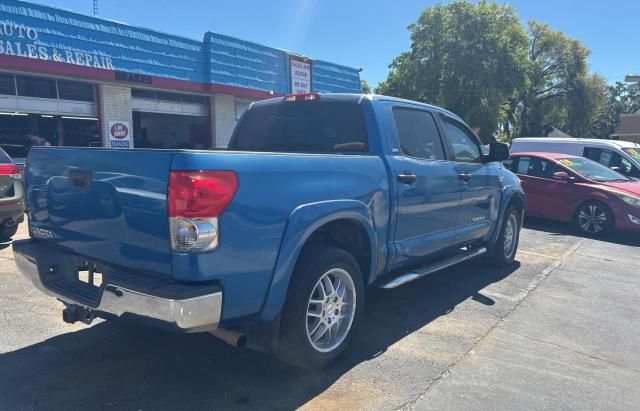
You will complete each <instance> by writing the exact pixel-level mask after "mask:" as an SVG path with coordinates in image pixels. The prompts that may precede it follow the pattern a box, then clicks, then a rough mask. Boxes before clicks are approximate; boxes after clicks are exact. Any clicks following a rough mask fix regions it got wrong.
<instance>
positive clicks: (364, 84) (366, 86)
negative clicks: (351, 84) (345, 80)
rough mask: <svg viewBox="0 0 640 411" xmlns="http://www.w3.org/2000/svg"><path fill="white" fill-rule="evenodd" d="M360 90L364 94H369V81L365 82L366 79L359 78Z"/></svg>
mask: <svg viewBox="0 0 640 411" xmlns="http://www.w3.org/2000/svg"><path fill="white" fill-rule="evenodd" d="M360 90H362V92H363V93H365V94H371V87H369V83H367V80H363V79H361V80H360Z"/></svg>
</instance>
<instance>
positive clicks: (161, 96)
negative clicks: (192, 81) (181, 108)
mask: <svg viewBox="0 0 640 411" xmlns="http://www.w3.org/2000/svg"><path fill="white" fill-rule="evenodd" d="M131 97H135V98H144V99H147V100H158V101H171V102H174V103H191V104H205V100H204V97H202V96H196V95H193V94H178V93H169V92H165V91H151V90H144V89H135V88H134V89H131Z"/></svg>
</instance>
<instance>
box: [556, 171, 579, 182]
mask: <svg viewBox="0 0 640 411" xmlns="http://www.w3.org/2000/svg"><path fill="white" fill-rule="evenodd" d="M553 178H555V179H556V180H562V181H566V182H568V183H572V182H573V181H574V180H575V179H576V178H575V177H572V176H570V175H569V174H567V172H566V171H556V172H555V173H553Z"/></svg>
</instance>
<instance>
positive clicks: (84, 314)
mask: <svg viewBox="0 0 640 411" xmlns="http://www.w3.org/2000/svg"><path fill="white" fill-rule="evenodd" d="M95 318H96V314H95V313H94V312H93V311H92V310H90V309H88V308H85V307H82V306H80V305H76V304H65V308H64V310H62V320H63V321H64V322H66V323H69V324H73V323H76V322H78V321H82V322H83V323H85V324H87V325H89V324H91V323H92V322H93V320H94V319H95Z"/></svg>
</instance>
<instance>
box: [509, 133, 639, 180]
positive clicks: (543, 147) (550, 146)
mask: <svg viewBox="0 0 640 411" xmlns="http://www.w3.org/2000/svg"><path fill="white" fill-rule="evenodd" d="M511 152H512V153H524V152H529V153H531V152H539V153H560V154H570V155H574V156H580V157H586V158H588V159H590V160H593V161H597V162H598V163H600V164H602V165H604V166H607V167H609V168H611V169H613V170H615V171H618V172H619V173H622V174H624V175H626V176H628V177H631V178H635V179H640V144H638V143H634V142H631V141H620V140H600V139H591V138H553V137H523V138H516V139H514V140H513V142H512V143H511Z"/></svg>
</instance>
